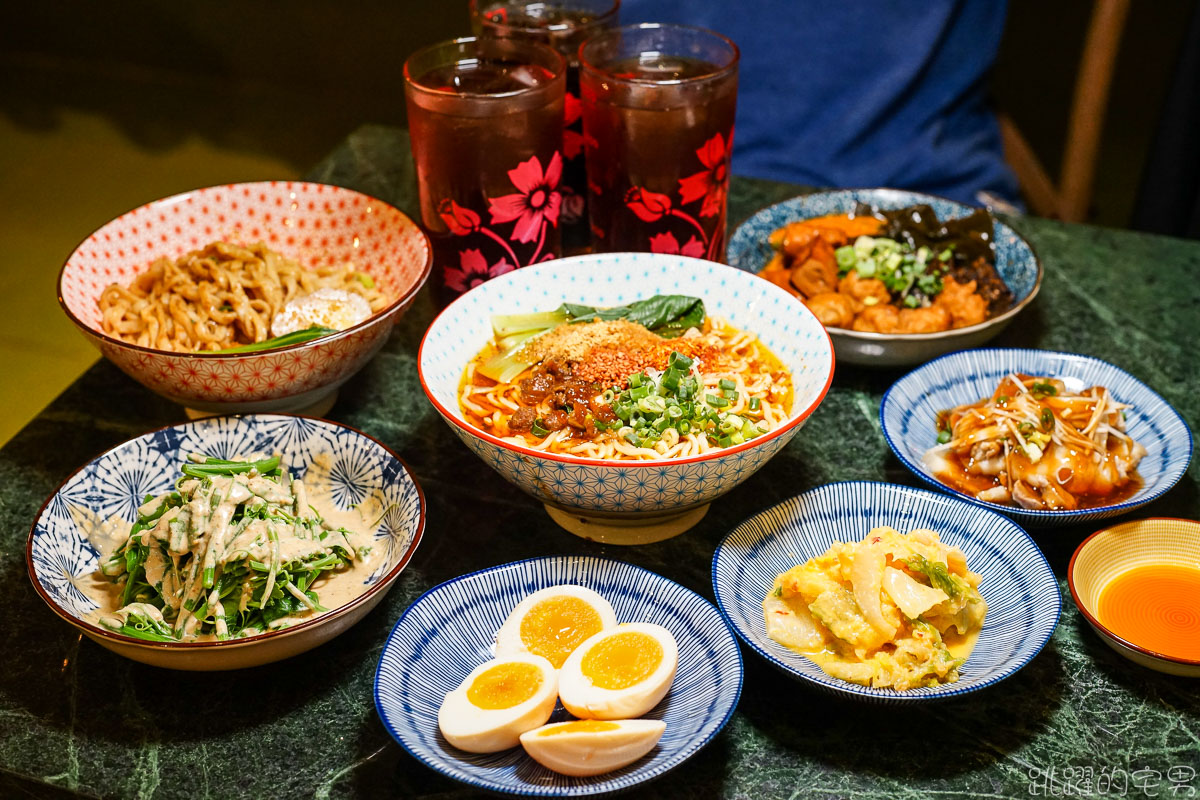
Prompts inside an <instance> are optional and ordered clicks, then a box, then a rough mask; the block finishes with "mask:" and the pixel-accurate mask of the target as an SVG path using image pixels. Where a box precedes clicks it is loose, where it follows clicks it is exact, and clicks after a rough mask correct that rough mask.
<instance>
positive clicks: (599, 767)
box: [521, 719, 667, 777]
mask: <svg viewBox="0 0 1200 800" xmlns="http://www.w3.org/2000/svg"><path fill="white" fill-rule="evenodd" d="M666 728H667V723H665V722H663V721H662V720H657V719H623V720H618V721H612V722H610V721H608V720H596V719H584V720H572V721H571V722H555V723H551V724H550V725H543V726H542V727H540V728H536V729H534V730H532V731H528V732H526V733H523V734H521V746H522V747H524V748H525V752H526V753H528V754H529V755H530V756H531V757H532V758H533V760H534V761H536V762H538V763H539V764H541V765H542V766H543V767H545V768H546V769H552V770H554V771H555V772H558V773H561V774H563V775H574V776H576V777H586V776H589V775H600V774H601V773H604V772H611V771H613V770H614V769H620V768H621V767H624V766H627V765H629V764H632V763H633V762H634V761H637V760H638V759H639V758H641V757H642V756H644V755H646V753H649V752H650V751H651V750H653V749H654V745H656V744H658V740H659V739H661V738H662V735H663V731H664V730H666Z"/></svg>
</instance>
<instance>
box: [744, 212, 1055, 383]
mask: <svg viewBox="0 0 1200 800" xmlns="http://www.w3.org/2000/svg"><path fill="white" fill-rule="evenodd" d="M728 259H729V263H730V264H731V265H733V266H735V267H738V268H739V269H744V270H747V271H749V272H754V273H757V274H758V275H759V276H760V277H762V278H764V279H766V280H769V281H771V282H772V283H775V284H776V285H778V286H780V287H781V288H782V289H784V291H786V292H788V293H789V294H791V295H792V296H793V297H795V298H796V300H797V301H799V302H802V303H804V304H805V305H806V306H808V307H809V308H810V309H811V310H812V311H813V313H814V314H816V316H817V318H818V319H820V320H821V323H822V324H824V325H825V327H826V328H828V329H829V332H830V335H831V336H832V337H833V345H834V348H835V349H836V350H837V354H838V360H839V361H841V362H843V363H847V364H861V365H865V366H878V367H892V366H902V365H906V364H917V363H920V362H922V361H927V360H929V359H931V358H934V357H936V356H939V355H941V354H943V353H948V352H950V351H952V350H961V349H964V348H968V347H976V346H978V345H980V344H982V343H984V342H986V341H988V340H989V339H991V338H992V337H994V336H996V335H997V334H998V333H1000V331H1002V330H1003V329H1004V328H1005V327H1006V326H1007V325H1008V324H1009V323H1010V322H1011V321H1012V319H1013V317H1015V316H1016V315H1017V314H1019V313H1020V312H1021V310H1022V309H1023V308H1024V307H1025V306H1026V305H1028V304H1029V303H1030V302H1031V301H1032V300H1033V298H1034V297H1035V296H1036V295H1037V292H1038V289H1039V287H1040V285H1041V279H1042V266H1041V262H1040V261H1039V260H1038V257H1037V255H1036V254H1035V253H1034V252H1033V249H1032V248H1031V247H1030V245H1029V243H1028V242H1027V241H1026V240H1025V239H1024V238H1022V237H1021V236H1020V234H1018V233H1017V232H1016V231H1014V230H1013V229H1012V228H1010V227H1009V226H1008V225H1006V224H1004V223H1003V222H1002V221H1000V220H999V219H996V218H995V217H994V216H993V215H992V214H990V213H989V212H988V211H986V210H984V209H974V208H971V207H969V206H965V205H962V204H960V203H955V202H953V201H950V200H946V199H943V198H940V197H935V196H933V195H926V194H920V193H917V192H906V191H900V190H896V189H852V190H842V191H835V192H819V193H817V194H811V195H804V196H801V197H795V198H792V199H791V200H786V201H784V202H782V203H778V204H776V205H773V206H770V207H768V208H765V209H763V210H761V211H759V212H758V213H757V214H755V215H754V216H752V217H750V219H748V220H746V222H744V223H743V224H742V225H741V226H739V227H738V229H737V230H736V231H735V232H734V235H733V237H732V238H731V239H730V242H729V250H728Z"/></svg>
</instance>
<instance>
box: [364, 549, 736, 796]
mask: <svg viewBox="0 0 1200 800" xmlns="http://www.w3.org/2000/svg"><path fill="white" fill-rule="evenodd" d="M560 584H575V585H577V586H584V587H587V588H588V589H592V590H593V591H596V592H599V593H600V594H601V595H603V596H604V597H605V598H606V599H607V600H608V601H609V602H610V603H612V606H613V610H614V611H615V612H616V615H617V621H618V622H652V623H655V624H657V625H662V626H663V627H664V628H666V629H667V630H669V631H670V632H671V634H672V635H673V636H674V637H675V641H676V642H677V643H678V645H679V668H678V671H677V672H676V675H675V680H674V682H673V683H672V684H671V690H670V692H669V693H668V695H667V697H666V699H664V700H663V701H662V702H661V703H659V704H658V705H657V706H656V707H655V708H653V709H652V710H650V711H649V712H647V713H646V714H645V715H643V716H644V718H646V719H661V720H662V721H664V722H665V723H666V724H667V728H666V731H665V732H664V733H663V737H662V739H660V740H659V743H658V745H657V746H656V747H655V748H654V749H653V750H652V751H650V753H649V754H648V755H646V756H644V757H643V758H641V759H640V760H638V761H636V762H634V763H633V764H630V765H629V766H627V767H622V768H621V769H619V770H615V771H613V772H610V773H607V774H604V775H596V776H594V777H590V778H573V777H569V776H566V775H559V774H558V773H555V772H551V771H550V770H548V769H546V768H545V767H542V766H541V765H539V764H537V763H536V762H535V761H533V760H532V759H531V758H529V757H528V756H526V755H525V753H524V751H523V750H522V749H521V748H515V749H513V750H508V751H504V752H500V753H492V754H487V755H476V754H472V753H467V752H463V751H460V750H457V749H456V748H454V747H452V746H451V745H450V744H448V743H447V742H446V740H445V738H444V737H443V736H442V735H441V733H440V732H439V730H438V719H437V718H438V707H439V706H440V705H441V702H442V698H443V697H445V695H446V693H447V692H449V691H451V690H452V689H454V688H455V687H457V686H458V685H459V684H460V683H462V681H463V680H464V679H465V678H466V677H467V675H468V673H470V672H471V670H473V669H474V668H475V667H477V666H479V665H480V664H482V663H484V662H485V661H488V660H490V659H491V658H493V655H492V650H493V645H494V638H495V636H494V635H495V632H496V631H497V630H499V628H500V626H501V624H503V622H504V620H505V618H506V617H507V616H508V615H509V613H510V612H511V611H512V610H513V608H515V607H516V605H517V603H519V602H520V601H521V599H522V598H523V597H525V596H526V595H528V594H529V593H531V592H535V591H537V590H539V589H545V588H548V587H550V586H558V585H560ZM741 690H742V656H741V651H740V650H739V649H738V644H737V640H736V639H735V638H734V637H733V634H732V633H730V631H729V627H728V626H727V625H726V624H725V620H724V619H722V618H721V615H720V613H718V611H717V609H715V608H713V605H712V603H710V602H708V601H707V600H705V599H704V598H703V597H701V596H700V595H698V594H696V593H695V592H693V591H691V590H690V589H687V588H685V587H683V586H680V585H679V584H678V583H675V582H674V581H671V580H668V579H666V578H664V577H662V576H661V575H657V574H655V573H653V572H650V571H649V570H645V569H642V568H641V567H637V566H634V565H633V564H627V563H624V562H622V561H613V560H610V559H607V558H593V557H586V556H548V557H544V558H533V559H529V560H527V561H517V562H514V563H511V564H504V565H501V566H498V567H492V568H491V569H485V570H482V571H480V572H473V573H471V574H469V575H463V576H461V577H458V578H455V579H453V580H450V581H447V582H446V583H443V584H440V585H438V586H435V587H433V588H432V589H430V590H429V591H428V592H426V593H425V594H423V595H422V596H421V597H419V598H418V599H417V601H416V602H415V603H413V604H412V605H411V606H409V608H408V610H407V611H405V612H404V615H403V616H402V617H400V620H399V622H397V623H396V627H395V628H394V629H393V630H392V633H391V635H390V636H389V637H388V640H387V643H386V644H385V645H384V646H383V655H382V656H381V657H380V659H379V669H378V670H377V671H376V673H375V708H376V709H377V710H378V711H379V716H380V718H381V719H382V720H383V724H384V727H386V728H387V730H388V733H390V734H391V735H392V738H394V739H395V740H396V741H397V742H399V743H400V746H401V747H403V748H404V749H405V750H407V751H408V752H409V753H411V754H412V756H413V757H414V758H416V759H417V760H419V761H421V762H422V763H423V764H425V765H426V766H428V767H430V768H432V769H434V770H437V771H438V772H440V773H442V774H443V775H447V776H449V777H451V778H454V779H455V780H459V781H463V782H464V783H467V784H469V785H471V786H473V787H475V788H478V789H487V790H490V791H493V792H504V793H507V794H517V795H527V796H537V797H581V796H585V795H594V794H605V793H608V792H615V791H619V790H622V789H628V788H629V787H631V786H634V785H636V784H639V783H642V782H644V781H648V780H652V779H654V778H657V777H659V776H661V775H663V774H664V773H666V772H668V771H669V770H672V769H674V768H675V767H677V766H679V765H680V764H682V763H683V762H684V761H686V760H687V759H689V758H691V757H692V756H693V755H695V754H696V753H697V752H699V751H700V749H701V748H702V747H704V746H705V745H706V744H708V742H709V741H710V740H711V739H712V738H713V737H714V736H716V735H717V734H718V733H719V732H720V731H721V729H722V728H723V727H724V726H725V723H726V722H728V721H729V718H730V716H732V714H733V710H734V708H735V707H736V706H737V702H738V697H739V696H740V695H741ZM562 719H570V717H569V716H568V715H567V714H566V712H565V711H564V710H563V709H562V707H561V705H560V706H559V707H558V708H557V709H556V711H555V714H554V716H553V717H551V721H555V722H557V721H559V720H562Z"/></svg>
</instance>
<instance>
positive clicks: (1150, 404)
mask: <svg viewBox="0 0 1200 800" xmlns="http://www.w3.org/2000/svg"><path fill="white" fill-rule="evenodd" d="M1015 372H1022V373H1025V374H1027V375H1037V376H1040V377H1051V378H1059V379H1061V380H1063V381H1064V382H1066V384H1067V387H1068V388H1069V389H1073V390H1079V389H1084V388H1086V387H1088V386H1106V387H1108V389H1109V391H1111V392H1112V394H1113V397H1114V398H1116V399H1117V401H1119V402H1121V403H1129V404H1130V405H1131V406H1132V408H1129V409H1128V410H1127V411H1126V421H1125V424H1126V432H1127V433H1128V434H1129V435H1130V436H1131V437H1133V439H1134V440H1135V441H1138V442H1141V443H1142V445H1144V446H1145V448H1146V456H1145V458H1143V459H1142V462H1141V464H1139V465H1138V474H1139V475H1140V476H1141V478H1142V486H1141V488H1139V489H1138V491H1137V492H1136V493H1134V494H1133V495H1132V496H1131V497H1129V498H1128V499H1126V500H1124V501H1122V502H1119V503H1113V504H1109V505H1103V506H1097V507H1095V508H1085V509H1080V510H1075V511H1040V510H1030V509H1026V508H1021V507H1019V506H1008V505H1000V504H998V503H987V502H984V501H982V500H976V499H975V498H974V497H972V496H970V495H968V494H965V493H963V492H958V491H955V490H954V489H951V488H950V487H949V486H947V485H945V484H944V483H942V482H941V481H939V480H938V479H937V478H935V477H934V476H933V475H932V474H930V473H929V471H928V470H927V469H926V467H925V466H924V464H923V463H922V461H921V457H922V455H923V454H924V453H925V451H926V450H928V449H929V448H930V447H933V446H934V445H935V444H936V443H937V414H938V412H939V411H942V410H945V409H949V408H953V407H955V406H957V405H961V404H963V403H974V402H976V401H978V400H981V399H983V398H985V397H991V395H992V393H993V392H994V391H995V389H996V385H997V384H998V383H999V382H1000V380H1001V378H1003V377H1004V376H1005V375H1008V374H1010V373H1015ZM879 421H880V424H881V426H882V428H883V435H884V438H885V439H886V440H887V443H888V446H889V447H891V448H892V452H893V453H895V454H896V457H897V458H899V459H900V461H901V462H902V463H903V464H904V466H906V467H908V468H909V469H910V470H912V472H913V474H915V475H916V476H917V477H918V478H920V479H921V480H923V481H925V482H926V483H928V484H929V485H930V486H932V487H934V488H935V489H938V490H940V491H943V492H948V493H952V494H954V495H956V496H957V497H960V498H962V499H963V500H965V501H967V502H969V503H973V504H975V505H978V506H981V507H984V508H989V509H992V510H993V511H997V512H999V513H1001V514H1005V515H1007V516H1010V517H1012V518H1013V519H1015V520H1017V521H1019V522H1021V523H1022V524H1025V525H1029V526H1031V527H1039V528H1049V527H1057V526H1062V525H1074V524H1077V523H1080V522H1087V521H1090V520H1096V519H1105V518H1107V517H1114V516H1117V515H1119V514H1124V513H1126V512H1129V511H1132V510H1134V509H1135V508H1140V507H1142V506H1144V505H1146V504H1147V503H1150V502H1152V501H1154V500H1156V499H1157V498H1159V497H1161V496H1162V495H1163V494H1164V493H1165V492H1167V491H1168V490H1169V489H1170V488H1171V487H1172V486H1174V485H1175V484H1176V483H1177V482H1178V481H1179V479H1180V478H1182V477H1183V474H1184V473H1185V472H1187V468H1188V464H1189V463H1190V462H1191V458H1192V434H1191V431H1190V430H1189V429H1188V426H1187V423H1186V422H1184V420H1183V417H1181V416H1180V415H1179V412H1177V411H1176V410H1175V409H1174V408H1172V407H1171V406H1170V404H1168V403H1167V401H1166V400H1164V399H1163V398H1162V397H1160V396H1159V395H1158V394H1157V393H1155V392H1154V391H1153V390H1152V389H1150V387H1148V386H1146V384H1144V383H1142V382H1141V381H1139V380H1138V379H1137V378H1135V377H1133V376H1132V375H1130V374H1129V373H1128V372H1125V371H1124V370H1122V369H1119V368H1118V367H1115V366H1113V365H1112V364H1109V363H1107V362H1105V361H1101V360H1100V359H1098V358H1093V357H1091V356H1085V355H1076V354H1074V353H1058V352H1053V351H1049V350H1022V349H1015V348H1010V349H999V348H996V349H987V348H985V349H981V350H965V351H963V352H959V353H951V354H950V355H947V356H943V357H942V358H939V359H937V360H935V361H931V362H929V363H928V364H925V365H924V366H922V367H918V368H917V369H915V370H913V371H912V372H910V373H909V374H907V375H905V376H904V377H903V378H901V379H900V380H898V381H896V383H894V384H893V385H892V387H891V388H890V389H888V391H887V393H886V394H885V395H884V396H883V402H882V404H881V405H880V408H879Z"/></svg>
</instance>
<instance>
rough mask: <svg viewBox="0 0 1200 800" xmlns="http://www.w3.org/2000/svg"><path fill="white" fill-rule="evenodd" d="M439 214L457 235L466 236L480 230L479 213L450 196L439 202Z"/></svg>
mask: <svg viewBox="0 0 1200 800" xmlns="http://www.w3.org/2000/svg"><path fill="white" fill-rule="evenodd" d="M438 216H439V217H441V218H442V222H444V223H446V227H447V228H449V229H450V232H451V233H452V234H454V235H455V236H466V235H467V234H468V233H474V232H475V231H477V230H479V224H480V222H481V221H482V220H480V218H479V215H478V214H476V213H475V212H474V211H472V210H471V209H469V208H463V207H462V206H460V205H459V204H458V203H456V202H454V201H453V200H451V199H450V198H449V197H447V198H446V199H444V200H442V202H440V203H438Z"/></svg>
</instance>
